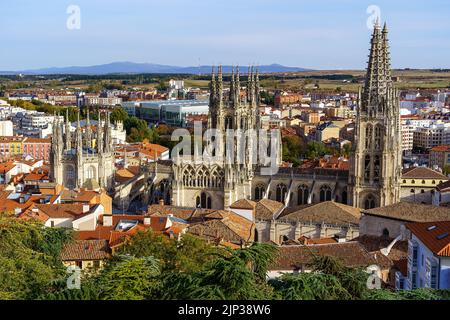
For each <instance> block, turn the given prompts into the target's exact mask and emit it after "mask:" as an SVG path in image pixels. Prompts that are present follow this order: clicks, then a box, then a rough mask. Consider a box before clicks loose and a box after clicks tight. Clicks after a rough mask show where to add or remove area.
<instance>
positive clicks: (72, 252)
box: [61, 240, 111, 270]
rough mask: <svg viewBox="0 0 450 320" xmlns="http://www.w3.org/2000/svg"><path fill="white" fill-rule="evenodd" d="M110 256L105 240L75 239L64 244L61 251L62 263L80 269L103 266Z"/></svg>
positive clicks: (93, 268) (94, 268) (92, 268)
mask: <svg viewBox="0 0 450 320" xmlns="http://www.w3.org/2000/svg"><path fill="white" fill-rule="evenodd" d="M110 256H111V254H110V250H109V246H108V241H107V240H75V241H73V242H70V243H68V244H66V245H65V246H64V248H63V250H62V252H61V260H62V261H63V264H64V265H65V266H66V267H68V266H77V267H78V268H80V269H81V270H86V269H88V270H89V269H91V270H96V269H100V268H102V267H103V266H104V264H105V261H106V259H108V258H109V257H110Z"/></svg>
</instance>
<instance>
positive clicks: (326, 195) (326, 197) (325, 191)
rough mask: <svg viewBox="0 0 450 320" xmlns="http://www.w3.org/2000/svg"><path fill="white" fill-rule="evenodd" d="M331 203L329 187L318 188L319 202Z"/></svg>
mask: <svg viewBox="0 0 450 320" xmlns="http://www.w3.org/2000/svg"><path fill="white" fill-rule="evenodd" d="M324 201H331V188H330V187H329V186H321V187H320V202H324Z"/></svg>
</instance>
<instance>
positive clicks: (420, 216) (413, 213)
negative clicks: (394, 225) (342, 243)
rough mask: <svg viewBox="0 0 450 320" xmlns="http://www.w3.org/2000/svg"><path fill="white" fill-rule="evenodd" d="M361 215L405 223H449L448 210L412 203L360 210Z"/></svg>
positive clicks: (449, 214)
mask: <svg viewBox="0 0 450 320" xmlns="http://www.w3.org/2000/svg"><path fill="white" fill-rule="evenodd" d="M362 213H363V214H367V215H372V216H380V217H386V218H390V219H396V220H402V221H407V222H428V221H439V220H441V221H450V210H449V209H448V208H443V207H436V206H432V205H426V204H419V203H414V202H399V203H395V204H392V205H390V206H386V207H381V208H375V209H370V210H362Z"/></svg>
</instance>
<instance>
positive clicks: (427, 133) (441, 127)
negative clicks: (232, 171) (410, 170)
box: [413, 124, 450, 149]
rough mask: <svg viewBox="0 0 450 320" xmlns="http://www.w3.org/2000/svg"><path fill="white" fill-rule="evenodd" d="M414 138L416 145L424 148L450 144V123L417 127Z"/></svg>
mask: <svg viewBox="0 0 450 320" xmlns="http://www.w3.org/2000/svg"><path fill="white" fill-rule="evenodd" d="M413 139H414V147H419V148H423V149H431V148H433V147H436V146H439V145H443V144H450V124H433V125H431V126H429V127H421V128H417V129H416V130H415V131H414V136H413Z"/></svg>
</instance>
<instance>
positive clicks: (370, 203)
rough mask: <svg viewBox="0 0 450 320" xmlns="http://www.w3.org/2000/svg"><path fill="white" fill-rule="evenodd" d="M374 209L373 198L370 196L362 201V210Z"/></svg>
mask: <svg viewBox="0 0 450 320" xmlns="http://www.w3.org/2000/svg"><path fill="white" fill-rule="evenodd" d="M375 207H376V204H375V198H374V197H373V196H372V195H371V194H370V195H368V196H367V198H366V200H365V201H364V209H373V208H375Z"/></svg>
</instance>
